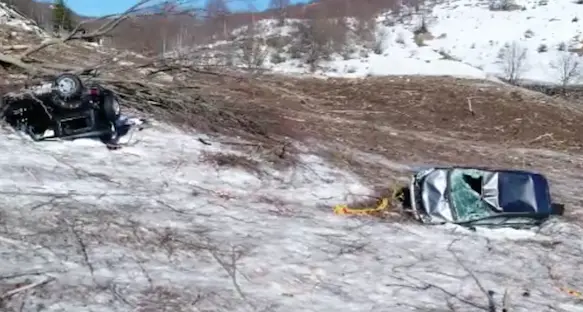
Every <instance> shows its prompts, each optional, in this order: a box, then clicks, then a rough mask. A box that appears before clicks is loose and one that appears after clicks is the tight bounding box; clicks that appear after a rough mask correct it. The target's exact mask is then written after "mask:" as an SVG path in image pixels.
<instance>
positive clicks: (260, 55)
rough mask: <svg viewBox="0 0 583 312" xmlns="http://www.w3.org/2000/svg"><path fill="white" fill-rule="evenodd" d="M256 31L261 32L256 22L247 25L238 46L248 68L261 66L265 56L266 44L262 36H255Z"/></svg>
mask: <svg viewBox="0 0 583 312" xmlns="http://www.w3.org/2000/svg"><path fill="white" fill-rule="evenodd" d="M258 33H261V30H260V29H258V26H257V24H254V23H253V24H251V25H249V26H248V28H247V34H246V35H245V39H243V41H242V43H241V46H240V49H241V51H242V55H241V56H242V57H241V58H242V60H243V62H244V63H245V66H246V67H247V68H249V69H257V68H261V67H262V66H263V64H264V63H265V58H266V57H267V52H268V51H267V49H266V44H265V42H264V40H262V38H259V37H258V36H257V34H258Z"/></svg>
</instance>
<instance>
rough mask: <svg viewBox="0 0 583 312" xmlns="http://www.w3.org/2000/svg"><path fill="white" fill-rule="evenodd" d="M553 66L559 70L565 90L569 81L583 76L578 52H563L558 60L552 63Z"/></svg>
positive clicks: (560, 81) (559, 77) (558, 73)
mask: <svg viewBox="0 0 583 312" xmlns="http://www.w3.org/2000/svg"><path fill="white" fill-rule="evenodd" d="M551 67H552V68H553V69H554V70H556V72H557V76H558V80H559V83H560V84H561V86H562V87H563V92H564V91H565V89H566V87H567V85H568V84H569V83H571V82H573V81H577V80H579V79H580V78H581V60H580V59H579V56H578V55H577V54H574V53H569V52H566V53H561V54H560V55H559V57H558V58H557V60H556V61H554V62H552V63H551Z"/></svg>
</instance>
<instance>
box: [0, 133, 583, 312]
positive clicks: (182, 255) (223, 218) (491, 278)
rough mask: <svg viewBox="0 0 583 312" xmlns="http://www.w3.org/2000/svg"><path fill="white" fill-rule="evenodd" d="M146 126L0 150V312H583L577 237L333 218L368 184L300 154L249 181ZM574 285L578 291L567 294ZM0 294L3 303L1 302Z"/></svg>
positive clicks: (556, 231) (184, 138)
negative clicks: (115, 138)
mask: <svg viewBox="0 0 583 312" xmlns="http://www.w3.org/2000/svg"><path fill="white" fill-rule="evenodd" d="M160 129H161V128H152V129H146V130H144V131H143V132H141V133H139V135H138V139H140V140H141V141H140V142H139V143H138V144H137V145H135V146H130V147H126V148H124V149H122V150H120V151H113V152H110V151H107V150H106V149H105V148H104V147H103V146H102V145H101V143H98V142H93V141H89V140H79V141H75V142H51V143H48V142H47V143H42V144H33V143H32V142H30V141H29V140H27V139H24V138H22V137H21V136H18V135H16V134H13V133H11V134H5V135H3V136H2V140H0V148H2V150H3V151H4V152H3V153H0V166H1V167H0V168H1V172H2V174H1V175H0V190H1V193H2V196H1V197H0V296H1V294H3V293H6V292H8V291H10V290H12V289H15V288H17V287H21V286H24V285H27V284H30V283H34V282H43V281H47V280H48V281H49V282H47V283H46V284H43V285H39V286H36V287H33V288H29V289H28V290H22V291H20V292H18V293H16V294H14V295H13V296H12V297H10V298H9V299H7V300H5V302H4V306H3V307H2V311H76V312H81V311H95V312H98V311H152V312H154V311H155V312H158V311H172V312H179V311H266V312H267V311H281V312H284V311H285V312H287V311H289V312H299V311H318V312H326V311H334V312H337V311H346V312H348V311H358V312H363V311H374V312H381V311H395V312H398V311H487V305H488V302H487V297H486V295H484V292H482V291H481V290H480V286H479V285H478V284H477V282H479V283H480V285H481V286H482V287H483V288H484V289H485V290H486V291H488V290H492V291H494V292H495V294H494V296H493V297H494V300H495V301H496V303H497V304H500V303H501V302H502V296H503V294H504V293H505V292H506V291H507V292H508V294H507V297H508V299H509V300H507V302H508V305H509V307H511V309H510V310H509V311H512V312H518V311H583V308H581V307H582V306H583V305H581V301H578V300H580V299H577V298H575V297H573V296H570V295H568V294H567V293H565V292H564V291H561V290H560V289H559V288H560V287H566V288H572V289H576V290H579V291H581V290H582V289H581V288H583V275H582V274H580V273H581V271H582V269H583V265H582V263H583V259H582V257H581V254H582V241H581V239H580V237H581V235H582V234H583V231H582V230H581V228H579V227H577V226H575V225H570V224H566V223H560V222H552V223H551V224H548V225H547V226H545V227H544V228H543V229H541V230H540V231H527V230H522V231H517V230H513V231H510V230H496V231H495V230H488V231H486V230H478V231H477V232H472V231H469V230H464V229H461V228H458V227H453V226H443V227H423V226H418V225H413V224H390V223H382V222H379V221H378V220H371V219H368V220H367V219H352V218H346V217H338V216H334V215H332V213H331V209H330V208H329V207H330V206H331V205H332V204H334V203H339V202H343V201H346V200H349V199H350V198H349V196H348V195H349V194H365V193H367V192H368V191H367V189H366V188H365V187H364V186H363V185H362V184H360V182H359V180H358V179H357V178H356V177H354V176H352V175H351V174H349V173H347V172H343V171H340V170H337V169H334V168H331V167H329V166H327V165H326V164H325V163H323V162H322V161H321V160H320V159H319V158H318V157H315V156H312V155H308V154H306V155H304V156H303V157H302V161H303V164H302V165H301V166H298V167H297V168H295V169H294V170H288V171H276V170H274V169H270V168H265V172H264V173H263V175H262V176H261V177H259V176H256V175H253V174H251V173H247V172H245V171H242V170H237V169H221V170H218V169H217V168H213V167H212V166H210V165H208V164H206V163H203V162H201V161H200V157H201V156H202V155H203V154H204V153H216V152H219V151H220V152H221V153H225V152H226V151H227V150H228V146H220V144H218V143H213V145H211V146H207V145H203V144H201V143H200V142H199V141H198V140H197V137H196V136H193V135H186V134H182V133H180V132H178V131H173V130H172V131H170V130H168V129H162V130H163V131H162V130H160ZM577 287H579V289H577ZM0 298H1V297H0Z"/></svg>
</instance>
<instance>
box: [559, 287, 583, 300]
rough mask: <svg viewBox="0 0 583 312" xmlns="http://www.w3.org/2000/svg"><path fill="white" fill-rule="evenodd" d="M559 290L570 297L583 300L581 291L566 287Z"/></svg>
mask: <svg viewBox="0 0 583 312" xmlns="http://www.w3.org/2000/svg"><path fill="white" fill-rule="evenodd" d="M559 289H560V290H561V291H563V292H565V293H567V294H568V295H569V296H572V297H576V298H583V294H582V293H581V292H580V291H577V290H574V289H569V288H565V287H560V288H559Z"/></svg>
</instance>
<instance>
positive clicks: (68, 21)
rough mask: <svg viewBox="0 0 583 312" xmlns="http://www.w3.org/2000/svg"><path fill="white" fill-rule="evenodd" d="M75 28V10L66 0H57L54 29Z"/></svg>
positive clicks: (54, 9)
mask: <svg viewBox="0 0 583 312" xmlns="http://www.w3.org/2000/svg"><path fill="white" fill-rule="evenodd" d="M63 30H65V31H71V30H73V12H71V10H70V9H69V8H68V7H67V4H66V3H65V0H55V3H53V31H55V32H60V31H63Z"/></svg>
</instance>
